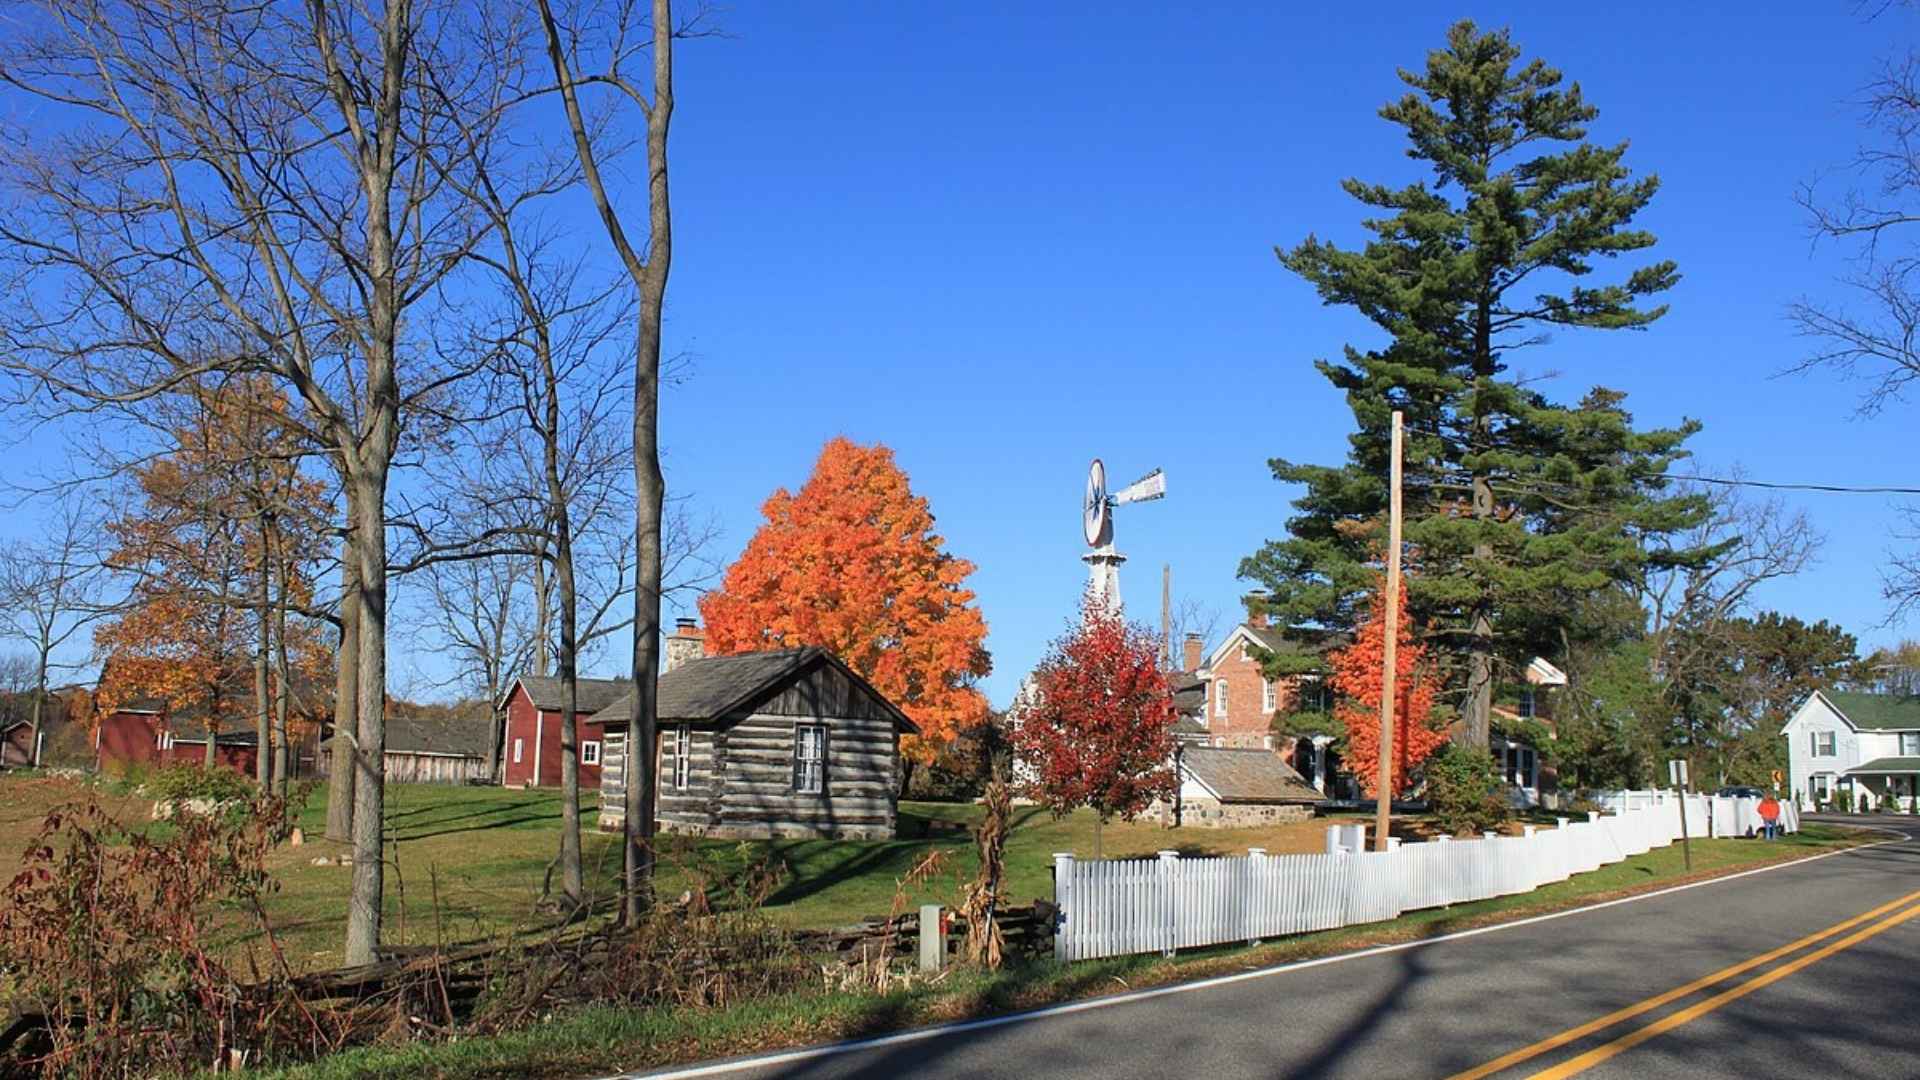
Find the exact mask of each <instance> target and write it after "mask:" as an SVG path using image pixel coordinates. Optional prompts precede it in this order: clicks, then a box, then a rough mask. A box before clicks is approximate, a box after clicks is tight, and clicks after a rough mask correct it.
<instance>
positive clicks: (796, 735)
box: [793, 724, 827, 795]
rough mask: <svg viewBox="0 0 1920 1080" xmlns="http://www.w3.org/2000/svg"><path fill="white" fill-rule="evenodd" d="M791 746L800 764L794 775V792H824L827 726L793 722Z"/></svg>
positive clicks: (806, 793) (825, 784)
mask: <svg viewBox="0 0 1920 1080" xmlns="http://www.w3.org/2000/svg"><path fill="white" fill-rule="evenodd" d="M793 747H794V749H793V753H794V757H795V758H796V759H797V760H798V761H799V764H800V767H799V768H798V769H797V770H796V772H797V773H798V774H799V775H797V776H796V777H794V782H793V790H794V793H795V794H797V795H823V794H825V793H826V790H827V726H826V725H825V724H795V725H794V726H793ZM809 751H811V753H809Z"/></svg>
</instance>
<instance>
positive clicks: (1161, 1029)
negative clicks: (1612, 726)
mask: <svg viewBox="0 0 1920 1080" xmlns="http://www.w3.org/2000/svg"><path fill="white" fill-rule="evenodd" d="M1863 820H1870V821H1872V822H1873V823H1874V824H1885V823H1886V820H1887V819H1878V820H1875V819H1863ZM1894 820H1895V822H1896V824H1898V823H1899V819H1894ZM1901 828H1902V829H1903V831H1904V833H1905V838H1904V839H1902V840H1899V841H1898V842H1895V843H1888V844H1884V845H1880V846H1876V847H1871V848H1866V849H1861V850H1856V851H1849V852H1846V853H1843V854H1839V855H1832V856H1829V857H1826V858H1821V859H1818V860H1814V861H1809V862H1806V863H1803V864H1799V865H1794V866H1788V867H1784V868H1779V869H1773V870H1768V871H1765V872H1762V873H1757V874H1751V875H1748V876H1743V877H1739V878H1735V879H1731V880H1721V881H1716V882H1712V883H1708V884H1705V885H1701V886H1697V887H1694V888H1689V889H1685V890H1681V891H1675V892H1670V893H1666V894H1662V895H1656V896H1651V897H1647V898H1642V899H1636V900H1633V901H1630V902H1625V903H1619V904H1615V905H1612V906H1608V907H1603V908H1600V909H1598V910H1592V911H1587V912H1582V913H1576V914H1571V915H1566V916H1563V917H1557V918H1549V919H1545V920H1538V921H1533V922H1530V923H1527V924H1523V925H1513V926H1508V927H1503V928H1498V929H1494V930H1490V931H1484V932H1478V933H1474V934H1471V935H1468V936H1460V937H1455V938H1452V939H1442V940H1438V941H1434V942H1430V943H1424V944H1420V945H1416V946H1412V947H1405V948H1399V949H1396V950H1393V951H1381V952H1374V953H1372V954H1362V955H1356V956H1353V957H1351V958H1347V959H1340V960H1336V961H1334V962H1330V963H1329V962H1320V963H1317V964H1314V965H1310V966H1299V967H1295V968H1292V969H1278V970H1275V971H1273V972H1272V973H1270V974H1259V975H1256V976H1254V977H1240V978H1238V979H1237V981H1231V982H1225V983H1215V984H1213V985H1205V984H1202V985H1201V986H1199V987H1198V988H1181V989H1179V990H1177V991H1176V992H1172V993H1163V994H1160V995H1158V996H1147V997H1134V998H1131V999H1126V998H1122V999H1119V1000H1108V1001H1104V1002H1095V1003H1092V1006H1091V1007H1088V1005H1087V1004H1086V1003H1082V1004H1081V1005H1079V1006H1076V1007H1074V1008H1073V1009H1072V1010H1070V1011H1062V1010H1047V1011H1042V1012H1041V1013H1038V1014H1029V1015H1028V1016H1027V1017H1025V1018H1021V1019H1018V1020H1016V1021H1015V1022H1012V1023H1004V1022H1003V1023H999V1024H997V1025H994V1026H981V1027H974V1028H971V1029H965V1030H958V1031H953V1030H948V1031H941V1030H939V1029H935V1030H934V1031H932V1032H916V1033H912V1034H911V1035H910V1036H908V1037H907V1038H904V1039H901V1038H898V1037H896V1039H895V1040H894V1041H882V1042H881V1043H880V1044H879V1045H868V1046H850V1047H846V1048H843V1049H844V1052H841V1050H835V1051H834V1052H830V1053H826V1054H819V1055H815V1056H808V1057H802V1058H799V1059H794V1058H787V1059H776V1060H773V1061H752V1060H748V1061H742V1062H733V1063H719V1064H716V1065H710V1066H704V1067H701V1068H700V1069H698V1070H678V1071H669V1072H666V1073H663V1074H659V1075H667V1076H674V1075H678V1076H691V1075H702V1076H727V1077H738V1078H742V1080H772V1078H781V1080H799V1078H805V1080H825V1078H848V1077H863V1078H864V1077H895V1076H899V1077H908V1076H910V1077H916V1078H919V1077H954V1078H960V1077H966V1078H992V1077H1049V1078H1069V1080H1080V1078H1085V1080H1094V1078H1113V1077H1206V1078H1209V1080H1214V1078H1229V1077H1356V1078H1365V1080H1397V1078H1402V1077H1405V1078H1426V1077H1432V1078H1447V1077H1454V1076H1457V1075H1458V1074H1460V1073H1462V1072H1464V1071H1469V1070H1477V1069H1483V1067H1486V1066H1488V1065H1489V1064H1490V1063H1493V1064H1498V1063H1499V1060H1498V1059H1501V1058H1502V1057H1503V1056H1507V1055H1516V1054H1518V1055H1520V1057H1515V1058H1510V1059H1509V1061H1510V1063H1509V1064H1508V1065H1507V1066H1506V1067H1504V1068H1499V1069H1494V1070H1490V1071H1480V1072H1475V1073H1473V1074H1472V1075H1475V1076H1492V1077H1497V1078H1499V1080H1508V1078H1517V1077H1541V1078H1543V1080H1547V1078H1555V1080H1557V1078H1560V1077H1570V1076H1579V1077H1581V1078H1583V1080H1620V1078H1629V1077H1634V1078H1637V1077H1669V1076H1671V1077H1688V1078H1690V1080H1691V1078H1701V1080H1713V1078H1721V1077H1725V1078H1728V1080H1736V1078H1737V1080H1753V1078H1762V1077H1818V1078H1821V1080H1833V1078H1837V1077H1872V1078H1875V1080H1884V1078H1914V1077H1920V825H1901ZM1876 909H1884V910H1879V911H1876ZM1870 912H1873V913H1874V914H1872V915H1868V913H1870ZM1861 916H1867V917H1866V918H1861ZM1903 916H1905V917H1903ZM1850 920H1851V921H1850ZM1842 924H1845V925H1842ZM1823 932H1824V936H1818V937H1814V938H1813V940H1806V939H1808V938H1809V937H1810V936H1814V935H1822V934H1823ZM1729 968H1734V969H1735V970H1733V971H1729V970H1728V969H1729ZM1622 1010H1628V1015H1623V1016H1614V1015H1613V1014H1618V1013H1620V1012H1621V1011H1622ZM1556 1037H1557V1043H1556V1041H1555V1040H1556ZM1543 1041H1546V1042H1547V1043H1548V1045H1546V1046H1542V1045H1541V1044H1542V1042H1543ZM1528 1048H1532V1049H1531V1050H1529V1049H1528Z"/></svg>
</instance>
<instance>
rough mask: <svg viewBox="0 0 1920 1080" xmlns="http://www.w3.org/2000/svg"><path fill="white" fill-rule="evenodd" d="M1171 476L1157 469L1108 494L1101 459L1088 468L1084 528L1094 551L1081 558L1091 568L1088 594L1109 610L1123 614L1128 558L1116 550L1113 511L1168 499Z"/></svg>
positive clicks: (1083, 516) (1083, 507)
mask: <svg viewBox="0 0 1920 1080" xmlns="http://www.w3.org/2000/svg"><path fill="white" fill-rule="evenodd" d="M1166 494H1167V475H1166V473H1164V472H1161V471H1160V470H1159V469H1155V470H1153V471H1152V472H1150V473H1148V474H1147V475H1145V476H1143V477H1141V478H1140V479H1138V480H1135V481H1134V482H1133V483H1131V484H1128V485H1127V486H1126V487H1124V488H1121V489H1120V490H1119V491H1116V492H1113V493H1112V494H1108V492H1107V467H1106V465H1104V464H1102V463H1101V461H1100V459H1099V458H1094V459H1093V464H1092V465H1091V466H1089V467H1088V468H1087V497H1086V499H1085V500H1084V501H1083V502H1082V504H1081V510H1080V517H1081V527H1082V530H1083V532H1084V533H1085V535H1086V540H1087V546H1088V547H1090V548H1092V549H1093V550H1092V551H1089V552H1087V553H1086V554H1085V555H1082V556H1080V561H1081V562H1084V563H1086V564H1087V569H1088V571H1089V579H1088V581H1087V591H1089V592H1091V593H1092V594H1093V595H1094V597H1095V598H1097V599H1098V600H1100V601H1101V602H1102V603H1104V604H1106V606H1107V608H1108V610H1110V611H1116V612H1117V611H1119V610H1120V564H1121V563H1123V562H1126V561H1127V557H1126V556H1125V555H1122V554H1120V552H1119V550H1118V549H1117V548H1115V547H1114V546H1113V510H1114V507H1116V506H1125V505H1126V504H1128V503H1139V502H1150V501H1152V500H1154V499H1162V498H1165V497H1166Z"/></svg>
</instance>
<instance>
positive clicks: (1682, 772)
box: [1667, 758, 1693, 874]
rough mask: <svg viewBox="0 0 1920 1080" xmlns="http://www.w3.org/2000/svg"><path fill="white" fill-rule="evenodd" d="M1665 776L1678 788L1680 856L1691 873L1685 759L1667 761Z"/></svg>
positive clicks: (1691, 850) (1691, 845) (1691, 858)
mask: <svg viewBox="0 0 1920 1080" xmlns="http://www.w3.org/2000/svg"><path fill="white" fill-rule="evenodd" d="M1667 776H1668V778H1669V779H1671V780H1672V781H1673V786H1674V787H1677V788H1679V789H1680V856H1681V858H1683V859H1685V860H1686V867H1687V873H1689V874H1691V873H1693V838H1692V837H1690V836H1688V835H1687V759H1686V758H1674V759H1673V760H1672V761H1669V762H1667Z"/></svg>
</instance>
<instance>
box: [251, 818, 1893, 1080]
mask: <svg viewBox="0 0 1920 1080" xmlns="http://www.w3.org/2000/svg"><path fill="white" fill-rule="evenodd" d="M1068 827H1069V828H1070V826H1068ZM1853 842H1856V841H1855V840H1854V839H1853V838H1851V837H1850V836H1849V835H1847V834H1845V833H1843V832H1841V831H1839V830H1835V829H1832V828H1828V827H1823V826H1818V825H1810V826H1808V827H1807V828H1806V830H1805V831H1803V832H1801V833H1800V834H1798V835H1796V836H1791V837H1787V838H1785V839H1783V840H1780V841H1777V842H1775V843H1772V844H1767V843H1762V842H1758V841H1751V840H1705V841H1696V842H1695V843H1694V844H1693V871H1692V873H1691V874H1690V875H1689V874H1688V873H1687V872H1686V871H1685V868H1684V856H1683V853H1682V852H1681V851H1680V849H1679V847H1678V846H1675V847H1670V848H1663V849H1658V850H1655V851H1652V852H1649V853H1648V854H1646V855H1641V856H1637V857H1635V858H1632V859H1628V860H1626V861H1625V862H1622V863H1617V864H1614V865H1612V866H1607V867H1603V868H1601V869H1600V870H1597V871H1594V872H1592V873H1588V874H1581V875H1578V876H1576V877H1574V878H1572V879H1570V880H1568V881H1565V882H1561V883H1558V884H1555V885H1549V886H1546V887H1544V888H1541V889H1537V890H1535V891H1533V892H1531V893H1527V894H1524V895H1521V896H1509V897H1500V898H1497V899H1493V900H1486V901H1480V902H1477V903H1472V904H1461V905H1457V906H1455V907H1451V908H1441V909H1434V910H1430V911H1420V912H1414V913H1411V914H1409V915H1405V916H1402V917H1401V918H1399V919H1395V920H1392V921H1390V922H1384V923H1375V924H1372V925H1369V926H1358V927H1348V928H1345V929H1342V930H1334V931H1327V932H1325V933H1319V934H1306V935H1300V936H1297V937H1293V938H1288V939H1286V940H1284V941H1280V942H1275V943H1271V944H1267V945H1263V946H1259V947H1253V948H1248V947H1244V946H1223V947H1219V948H1214V949H1207V950H1196V951H1194V952H1191V953H1187V954H1183V955H1181V956H1179V957H1176V958H1173V959H1170V960H1169V959H1163V958H1161V957H1158V956H1133V957H1118V958H1113V959H1108V960H1096V961H1088V962H1084V963H1079V964H1074V965H1072V966H1069V967H1062V966H1060V965H1056V964H1053V963H1051V962H1049V961H1040V962H1036V963H1032V964H1027V965H1024V966H1017V967H1011V968H1009V969H1007V970H1004V971H1001V972H996V973H984V972H969V971H956V972H954V973H952V974H951V975H950V976H949V977H948V978H946V979H944V980H943V981H942V982H941V983H939V984H938V985H926V984H922V985H919V986H916V987H913V988H910V989H905V990H900V991H896V992H893V993H889V994H869V995H858V994H845V993H826V992H806V993H795V994H789V995H784V996H780V997H775V998H769V999H765V1000H762V1001H757V1002H751V1003H747V1004H744V1005H741V1006H737V1007H734V1008H731V1009H726V1010H697V1009H666V1008H657V1009H614V1008H605V1007H594V1008H585V1009H580V1010H575V1011H570V1012H565V1013H562V1014H560V1015H558V1016H554V1017H550V1018H547V1019H545V1020H543V1021H542V1022H541V1023H540V1024H539V1025H537V1026H535V1027H532V1028H529V1029H527V1030H524V1031H517V1032H511V1033H508V1034H504V1035H500V1036H495V1037H488V1038H475V1039H466V1040H461V1041H458V1042H452V1043H442V1044H426V1043H419V1044H413V1045H409V1046H405V1047H399V1048H377V1047H369V1048H362V1049H356V1050H351V1051H347V1052H345V1053H341V1054H338V1055H334V1056H333V1057H330V1058H327V1059H325V1060H323V1061H321V1062H317V1063H314V1064H311V1065H306V1066H300V1067H296V1068H291V1069H286V1070H279V1071H274V1072H271V1073H264V1074H261V1075H271V1076H275V1077H284V1078H287V1080H296V1078H297V1080H332V1078H336V1077H337V1078H342V1080H344V1078H348V1077H394V1078H409V1080H411V1078H417V1077H453V1076H460V1077H506V1076H573V1075H580V1074H583V1073H587V1072H592V1071H596V1070H598V1071H607V1070H614V1069H620V1070H626V1069H641V1068H652V1067H658V1066H663V1065H668V1064H674V1063H681V1062H688V1061H696V1060H702V1059H706V1058H712V1057H718V1056H726V1055H732V1054H742V1053H752V1052H757V1051H762V1050H769V1049H775V1048H779V1047H785V1046H794V1045H802V1044H807V1043H815V1042H820V1041H825V1040H830V1039H841V1038H851V1037H858V1036H862V1035H873V1034H879V1033H882V1032H887V1031H894V1030H898V1029H901V1028H905V1027H911V1026H915V1025H920V1024H927V1023H937V1022H943V1021H951V1020H960V1019H968V1018H973V1017H980V1016H989V1015H994V1014H997V1013H1004V1012H1008V1011H1012V1010H1015V1009H1023V1008H1033V1007H1037V1006H1040V1005H1045V1004H1050V1003H1054V1002H1060V1001H1068V1000H1074V999H1077V998H1084V997H1091V996H1096V995H1100V994H1105V993H1112V992H1118V991H1123V990H1128V989H1139V988H1141V987H1145V986H1153V985H1160V984H1165V983H1171V982H1179V981H1184V980H1191V979H1196V978H1203V977H1206V976H1209V975H1215V974H1220V973H1223V972H1227V971H1242V970H1247V969H1250V968H1254V967H1260V966H1266V965H1271V964H1279V963H1286V962H1289V961H1296V960H1303V959H1307V958H1311V957H1316V956H1325V955H1329V954H1332V953H1336V952H1341V951H1345V950H1348V949H1353V948H1359V947H1364V946H1369V945H1377V944H1386V943H1391V942H1401V941H1411V940H1418V939H1421V938H1427V937H1435V936H1439V935H1442V934H1446V933H1450V932H1453V931H1457V930H1463V929H1468V928H1471V927H1475V926H1482V925H1488V924H1491V923H1497V922H1502V921H1507V920H1510V919H1514V918H1520V917H1525V916H1528V915H1534V914H1541V913H1545V912H1550V911H1556V910H1563V909H1565V908H1569V907H1575V906H1579V905H1580V904H1583V903H1591V902H1595V901H1598V900H1602V899H1608V898H1612V897H1615V896H1619V895H1625V894H1630V893H1633V892H1639V891H1647V890H1649V889H1653V888H1658V887H1662V886H1666V885H1671V884H1675V883H1677V882H1680V881H1683V880H1691V879H1694V878H1700V877H1706V876H1711V875H1715V874H1719V873H1725V872H1731V871H1733V870H1737V869H1741V868H1746V867H1752V866H1757V865H1760V864H1763V863H1767V862H1775V861H1781V860H1785V859H1791V858H1798V857H1801V856H1805V855H1809V854H1814V853H1816V852H1818V851H1821V850H1828V849H1833V848H1835V847H1838V846H1844V845H1846V844H1850V843H1853Z"/></svg>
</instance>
